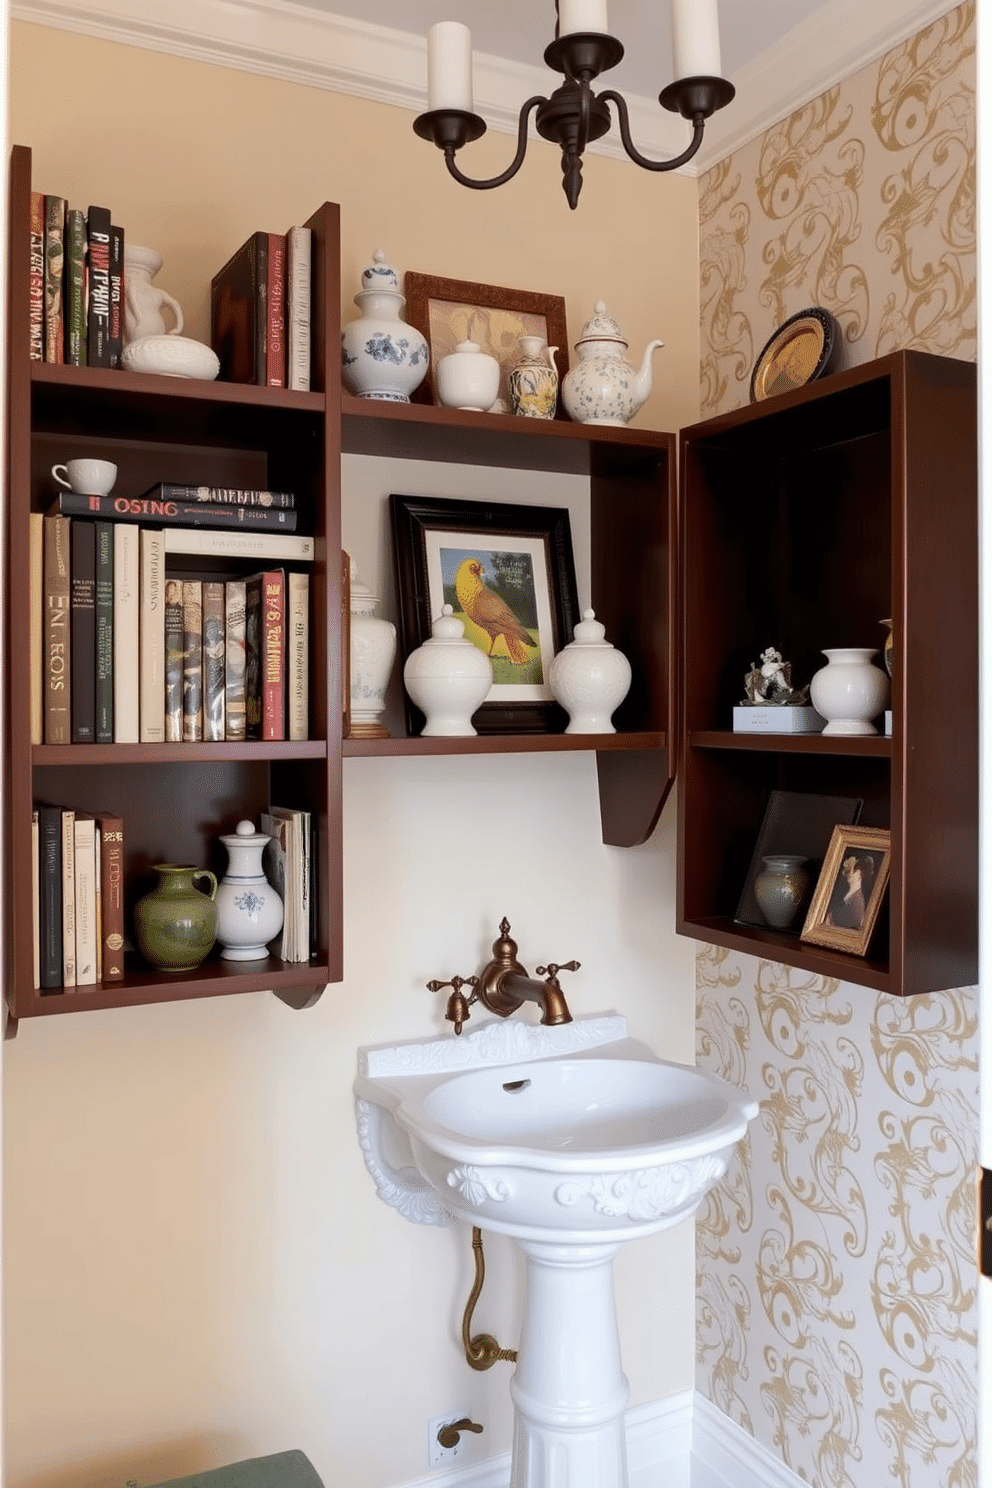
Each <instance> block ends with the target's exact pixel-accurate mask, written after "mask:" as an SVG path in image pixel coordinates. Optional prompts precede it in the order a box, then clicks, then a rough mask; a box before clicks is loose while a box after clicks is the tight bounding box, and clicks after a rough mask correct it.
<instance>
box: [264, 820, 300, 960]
mask: <svg viewBox="0 0 992 1488" xmlns="http://www.w3.org/2000/svg"><path fill="white" fill-rule="evenodd" d="M259 826H260V828H261V830H262V831H263V832H266V833H267V834H268V836H269V839H270V841H269V845H268V847H266V848H264V849H263V853H262V864H263V867H264V868H265V875H266V877H267V878H268V880H269V883H270V884H271V885H272V887H273V888H274V889H275V891H276V893H277V894H278V895H279V897H280V898H281V899H282V909H283V919H282V938H281V940H280V943H279V955H280V956H281V957H282V959H283V960H284V961H295V960H296V959H297V956H296V942H295V931H296V915H295V910H294V903H295V900H296V897H297V895H298V892H299V891H298V887H297V885H296V883H295V880H294V875H293V865H294V863H295V861H296V851H295V847H294V838H295V835H296V828H295V826H294V823H293V820H292V812H285V813H279V812H278V811H277V808H273V810H272V811H271V812H270V811H263V812H262V813H261V815H260V816H259ZM291 880H293V881H291Z"/></svg>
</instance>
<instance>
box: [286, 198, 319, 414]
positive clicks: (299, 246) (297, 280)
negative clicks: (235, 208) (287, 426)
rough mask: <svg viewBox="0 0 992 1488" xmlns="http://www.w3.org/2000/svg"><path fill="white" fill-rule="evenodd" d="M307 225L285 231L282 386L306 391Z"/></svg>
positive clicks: (309, 238)
mask: <svg viewBox="0 0 992 1488" xmlns="http://www.w3.org/2000/svg"><path fill="white" fill-rule="evenodd" d="M312 238H313V234H312V232H311V231H310V228H309V227H291V228H290V229H289V231H288V232H287V234H286V341H287V347H286V373H287V376H286V386H287V387H290V388H294V389H295V390H296V391H297V392H302V393H306V392H309V391H310V260H311V257H312Z"/></svg>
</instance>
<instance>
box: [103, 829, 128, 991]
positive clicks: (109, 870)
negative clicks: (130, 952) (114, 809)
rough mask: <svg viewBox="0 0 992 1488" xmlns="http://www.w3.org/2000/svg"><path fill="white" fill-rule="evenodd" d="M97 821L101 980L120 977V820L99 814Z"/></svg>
mask: <svg viewBox="0 0 992 1488" xmlns="http://www.w3.org/2000/svg"><path fill="white" fill-rule="evenodd" d="M97 820H98V822H99V824H100V942H101V962H102V965H101V972H102V977H103V981H104V982H119V981H120V980H121V979H122V978H123V976H124V822H123V819H122V818H121V817H119V816H111V815H102V816H99V817H98V818H97Z"/></svg>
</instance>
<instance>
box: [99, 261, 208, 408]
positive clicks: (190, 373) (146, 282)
mask: <svg viewBox="0 0 992 1488" xmlns="http://www.w3.org/2000/svg"><path fill="white" fill-rule="evenodd" d="M161 267H162V255H161V253H158V252H156V250H155V249H154V248H143V247H142V246H141V245H140V244H138V243H125V245H124V338H125V343H126V344H125V346H124V350H123V352H122V353H121V365H122V366H123V367H124V368H125V369H126V370H127V371H128V372H154V373H157V374H158V375H159V376H163V377H196V378H199V379H200V380H201V381H204V382H211V381H212V380H213V379H214V378H215V377H216V376H217V374H218V373H219V372H220V359H219V357H218V356H217V353H216V352H215V351H214V350H213V348H212V347H210V346H207V345H206V344H205V343H204V342H203V341H193V340H192V339H191V338H190V337H189V336H184V335H183V334H182V331H183V325H184V320H183V312H182V306H181V305H180V304H179V302H178V300H174V299H173V298H172V296H171V295H170V294H166V292H165V290H164V289H160V288H159V286H158V285H157V284H153V283H152V280H153V279H154V278H155V275H156V274H157V273H158V272H159V270H160V269H161ZM163 309H165V310H168V311H169V312H170V313H171V316H172V319H173V320H174V321H175V325H173V326H171V327H167V326H166V323H165V318H164V316H163V315H162V311H163Z"/></svg>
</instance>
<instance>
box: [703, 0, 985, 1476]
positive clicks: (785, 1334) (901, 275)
mask: <svg viewBox="0 0 992 1488" xmlns="http://www.w3.org/2000/svg"><path fill="white" fill-rule="evenodd" d="M974 19H975V16H974V6H973V5H971V4H968V5H964V6H962V7H960V8H959V9H958V10H955V11H952V12H951V13H950V14H949V15H948V16H947V17H945V18H944V19H943V20H941V21H939V22H938V23H937V24H935V25H933V26H931V27H928V28H927V29H926V30H925V31H923V32H921V33H920V34H919V35H918V36H917V37H915V38H912V39H911V40H910V41H908V42H907V43H906V44H905V45H903V46H900V47H897V48H895V49H894V50H893V51H892V52H890V53H888V55H886V56H885V57H883V58H882V59H881V60H880V61H879V62H878V63H875V64H873V65H872V66H871V67H868V68H865V69H864V70H863V71H862V72H860V73H858V74H856V75H855V76H854V77H852V78H849V79H847V80H846V81H845V82H844V83H843V84H841V85H840V86H839V87H838V88H836V89H834V90H832V91H831V92H830V93H829V94H826V95H824V96H823V97H822V98H819V99H814V100H813V101H812V102H811V103H810V104H809V105H808V107H806V108H804V109H801V110H799V111H798V112H797V113H795V114H793V115H791V116H790V117H789V118H788V119H786V120H784V121H783V122H782V123H781V124H779V125H778V126H776V127H775V128H774V129H772V130H769V131H768V133H767V134H765V135H764V136H763V137H762V138H761V139H758V140H755V141H753V142H752V143H751V144H749V145H747V146H746V147H744V148H742V149H740V150H739V151H737V152H736V153H735V154H734V155H732V156H731V157H730V158H729V159H728V160H726V161H724V162H723V163H722V164H721V165H720V166H719V167H717V168H716V169H714V170H712V171H710V172H709V173H708V175H707V176H706V178H705V179H704V180H702V181H701V182H700V188H701V217H702V218H703V228H702V283H703V304H702V317H703V358H702V365H703V387H704V398H705V400H706V402H707V407H708V409H709V410H710V411H716V410H717V409H725V408H732V407H734V406H736V405H737V404H739V403H742V402H747V397H748V383H747V379H746V377H744V378H743V380H742V377H741V373H742V370H744V371H747V372H748V373H749V370H750V366H751V361H752V352H757V351H759V350H760V348H761V346H762V345H763V343H764V341H765V339H766V337H767V335H768V334H770V332H771V329H772V327H773V326H774V325H775V324H776V323H778V322H779V321H780V320H781V319H784V318H785V316H787V315H789V314H791V313H793V312H794V311H796V310H799V309H801V308H803V307H804V306H805V305H809V304H816V303H819V304H824V305H826V306H828V307H829V308H830V309H832V310H834V312H835V314H836V315H837V316H838V319H839V320H840V322H841V325H842V326H843V328H844V333H845V341H844V346H843V359H844V360H845V361H847V362H848V363H859V362H865V361H869V360H870V359H871V358H873V357H875V356H877V355H880V354H882V353H884V352H886V351H890V350H893V349H894V348H897V347H904V346H905V347H908V346H912V347H917V348H920V349H923V350H930V351H936V352H944V353H947V354H951V355H955V356H961V357H966V358H971V357H973V356H974V354H975V312H976V306H975V238H974V227H975V224H974V179H975V177H974V160H975V116H974V79H975V70H974ZM697 996H698V1010H697V1020H698V1033H697V1038H698V1049H699V1060H700V1063H701V1064H703V1065H705V1066H706V1067H707V1068H710V1069H713V1070H717V1071H719V1072H721V1073H722V1074H724V1075H726V1076H727V1078H729V1079H731V1080H734V1081H736V1082H737V1083H738V1084H741V1085H743V1086H745V1087H747V1088H748V1089H750V1090H751V1092H752V1093H753V1094H754V1095H755V1096H757V1097H758V1098H759V1099H761V1101H762V1112H761V1117H760V1119H759V1121H757V1122H755V1123H754V1124H753V1125H752V1127H751V1131H750V1134H749V1138H748V1141H747V1142H746V1143H743V1144H742V1145H741V1149H740V1152H739V1155H738V1161H737V1162H736V1163H735V1165H734V1168H733V1169H732V1171H731V1173H730V1175H728V1180H727V1181H726V1182H725V1184H723V1185H720V1186H719V1187H718V1188H717V1189H716V1190H714V1192H713V1194H712V1195H711V1197H710V1200H709V1202H708V1204H707V1207H706V1212H705V1215H704V1217H703V1219H702V1220H701V1222H700V1224H699V1225H698V1227H697V1264H698V1299H697V1358H698V1370H697V1383H698V1387H699V1389H700V1390H701V1391H702V1392H703V1393H705V1394H706V1395H708V1396H709V1398H710V1399H712V1400H713V1401H715V1403H716V1404H717V1405H719V1406H720V1408H721V1409H722V1410H724V1411H725V1412H726V1413H727V1414H728V1415H729V1416H731V1417H732V1418H733V1419H734V1420H736V1421H738V1422H739V1423H740V1424H741V1425H742V1426H744V1427H745V1428H746V1429H747V1430H748V1431H750V1432H751V1433H752V1434H753V1435H754V1436H755V1437H757V1439H758V1440H759V1441H760V1442H762V1443H763V1444H764V1445H765V1446H767V1447H769V1448H770V1450H772V1451H773V1452H776V1453H777V1454H780V1455H781V1456H782V1458H783V1459H784V1460H785V1462H786V1463H788V1464H789V1466H790V1467H791V1468H793V1469H794V1470H795V1471H796V1472H798V1473H800V1474H801V1476H802V1477H803V1478H805V1479H806V1480H807V1481H808V1482H811V1483H823V1484H826V1483H829V1484H831V1485H832V1488H863V1485H864V1484H866V1483H883V1482H884V1483H897V1484H899V1485H900V1488H934V1485H935V1484H937V1483H961V1484H966V1483H971V1482H973V1481H974V1475H975V1455H976V1436H977V1403H976V1395H975V1381H976V1372H977V1338H976V1328H977V1316H976V1283H977V1275H976V1267H975V1254H976V1237H975V1215H974V1171H975V1164H976V1162H977V1156H978V1015H977V998H976V994H975V991H974V989H969V988H964V989H958V990H954V991H949V992H945V993H940V994H937V995H935V996H933V997H914V998H909V999H907V1000H906V1001H904V1002H903V1001H900V1000H898V999H896V998H891V997H886V996H879V995H877V994H875V993H873V992H871V991H869V990H868V989H867V988H863V987H856V986H853V985H848V984H845V983H842V982H838V981H836V980H833V979H830V978H824V977H812V976H808V975H806V974H804V973H801V972H798V971H794V970H792V969H790V968H788V967H784V966H779V965H776V964H775V963H773V962H770V961H755V960H754V959H752V958H751V957H748V956H741V955H738V954H737V953H729V952H721V951H717V950H715V949H713V948H702V949H701V951H700V954H699V958H698V963H697Z"/></svg>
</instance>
